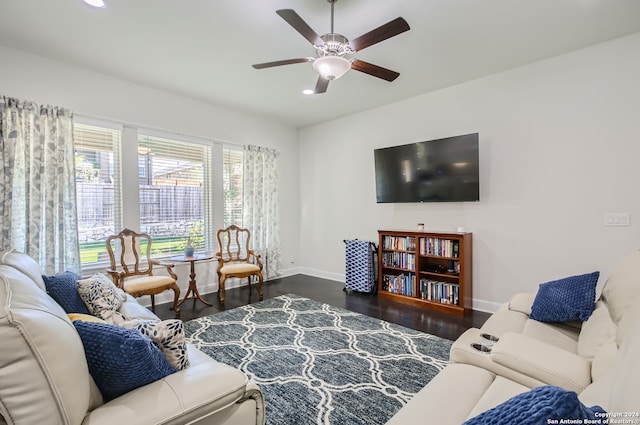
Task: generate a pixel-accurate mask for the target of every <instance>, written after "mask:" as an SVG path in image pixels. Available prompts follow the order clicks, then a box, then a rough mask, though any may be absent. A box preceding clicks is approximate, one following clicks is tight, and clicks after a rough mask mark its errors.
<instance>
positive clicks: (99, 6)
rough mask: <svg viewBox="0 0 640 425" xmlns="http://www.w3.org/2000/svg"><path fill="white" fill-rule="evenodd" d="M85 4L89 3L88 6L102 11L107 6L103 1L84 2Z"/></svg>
mask: <svg viewBox="0 0 640 425" xmlns="http://www.w3.org/2000/svg"><path fill="white" fill-rule="evenodd" d="M84 2H85V3H87V4H88V5H91V6H93V7H98V8H100V9H102V8H103V7H104V6H105V4H104V1H103V0H84Z"/></svg>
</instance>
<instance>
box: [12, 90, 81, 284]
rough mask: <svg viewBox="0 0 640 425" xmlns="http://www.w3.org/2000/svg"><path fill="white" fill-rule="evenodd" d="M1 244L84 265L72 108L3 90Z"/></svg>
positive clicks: (43, 259)
mask: <svg viewBox="0 0 640 425" xmlns="http://www.w3.org/2000/svg"><path fill="white" fill-rule="evenodd" d="M0 179H1V180H0V186H1V187H2V194H1V195H0V219H1V220H2V222H1V223H0V231H1V233H0V249H2V250H7V249H11V248H13V249H16V250H18V251H21V252H24V253H26V254H28V255H29V256H31V257H33V258H34V259H36V260H37V261H38V262H39V263H40V265H41V267H42V269H43V270H44V271H45V273H47V274H54V273H59V272H62V271H65V270H72V271H78V270H79V269H80V252H79V247H78V225H77V220H78V217H77V212H76V211H77V210H76V189H75V163H74V148H73V113H72V112H71V111H70V110H69V109H64V108H59V107H53V106H38V105H37V104H35V103H34V102H28V101H21V100H18V99H14V98H9V97H5V96H1V95H0Z"/></svg>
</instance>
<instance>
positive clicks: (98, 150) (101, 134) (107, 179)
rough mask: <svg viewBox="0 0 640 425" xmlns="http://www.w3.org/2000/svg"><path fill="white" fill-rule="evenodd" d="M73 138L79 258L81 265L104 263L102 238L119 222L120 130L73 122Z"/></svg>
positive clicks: (105, 261)
mask: <svg viewBox="0 0 640 425" xmlns="http://www.w3.org/2000/svg"><path fill="white" fill-rule="evenodd" d="M73 138H74V144H75V160H76V194H77V201H78V239H79V241H80V262H81V264H82V267H83V268H84V267H87V266H89V267H91V266H104V265H106V264H107V262H108V258H107V257H106V251H105V241H106V239H107V237H108V236H109V235H111V234H113V233H114V231H115V229H120V227H121V223H122V203H121V196H120V195H121V191H120V189H119V184H120V169H119V166H120V164H119V158H120V155H119V149H120V140H121V131H120V130H119V129H111V128H105V127H98V126H93V125H86V124H80V123H75V124H74V126H73Z"/></svg>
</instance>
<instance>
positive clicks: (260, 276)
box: [258, 273, 264, 299]
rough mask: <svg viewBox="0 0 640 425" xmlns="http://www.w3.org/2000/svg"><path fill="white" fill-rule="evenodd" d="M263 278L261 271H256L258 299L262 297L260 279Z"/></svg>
mask: <svg viewBox="0 0 640 425" xmlns="http://www.w3.org/2000/svg"><path fill="white" fill-rule="evenodd" d="M263 280H264V278H263V277H262V273H258V295H260V299H262V281H263Z"/></svg>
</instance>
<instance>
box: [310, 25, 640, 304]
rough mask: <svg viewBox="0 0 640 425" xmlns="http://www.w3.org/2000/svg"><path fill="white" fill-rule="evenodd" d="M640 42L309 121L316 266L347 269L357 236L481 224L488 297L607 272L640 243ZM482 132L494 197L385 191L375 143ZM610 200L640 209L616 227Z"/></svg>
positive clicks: (479, 266)
mask: <svg viewBox="0 0 640 425" xmlns="http://www.w3.org/2000/svg"><path fill="white" fill-rule="evenodd" d="M639 51H640V34H635V35H632V36H629V37H625V38H622V39H618V40H614V41H612V42H609V43H606V44H602V45H598V46H594V47H591V48H588V49H584V50H581V51H577V52H573V53H570V54H566V55H563V56H559V57H556V58H552V59H549V60H545V61H542V62H538V63H534V64H531V65H529V66H525V67H521V68H518V69H514V70H511V71H508V72H504V73H501V74H497V75H493V76H489V77H486V78H482V79H479V80H475V81H472V82H468V83H465V84H461V85H458V86H455V87H451V88H448V89H445V90H441V91H438V92H435V93H431V94H426V95H423V96H419V97H415V98H412V99H409V100H406V101H403V102H399V103H396V104H392V105H387V106H384V107H381V108H377V109H374V110H370V111H367V112H363V113H360V114H357V115H352V116H349V117H346V118H343V119H338V120H334V121H331V122H327V123H324V124H321V125H316V126H312V127H308V128H305V129H302V130H301V131H300V136H299V139H300V148H299V154H300V169H301V170H304V171H303V172H301V174H300V193H301V195H300V196H301V199H300V200H301V207H300V208H301V209H300V212H301V226H300V229H301V232H300V241H301V242H300V246H301V255H302V258H301V261H302V264H304V266H305V269H304V270H305V271H306V272H307V273H309V274H315V275H319V276H324V277H329V278H335V279H337V280H340V279H343V278H344V247H343V243H342V240H343V239H350V238H359V239H368V240H372V241H377V230H378V229H412V230H413V229H416V227H417V223H419V222H421V223H425V227H426V228H427V229H429V230H454V229H456V228H457V227H458V226H464V227H466V228H467V230H468V231H471V232H473V241H474V242H473V256H474V257H473V279H474V287H473V294H474V308H478V309H484V310H493V309H495V308H496V306H497V304H496V303H500V302H503V301H505V300H507V299H508V298H509V297H510V295H512V294H513V293H515V292H518V291H535V290H536V289H537V285H538V283H541V282H544V281H547V280H551V279H556V278H560V277H564V276H568V275H573V274H581V273H587V272H591V271H594V270H600V271H601V272H602V274H603V275H604V276H605V277H606V275H607V273H608V271H609V270H610V268H611V267H612V265H613V264H614V263H615V260H616V259H617V258H619V257H620V256H621V255H624V254H625V253H627V252H630V251H631V250H633V249H637V248H638V246H639V244H640V231H639V229H640V196H639V195H638V193H639V189H638V182H640V166H638V162H639V160H640V118H639V117H640V105H639V103H638V102H639V100H638V99H640V55H638V52H639ZM400 78H402V76H401V77H400ZM473 132H478V133H479V134H480V179H481V183H480V202H477V203H445V204H376V201H375V181H374V168H373V165H374V161H373V150H374V149H375V148H380V147H386V146H393V145H401V144H406V143H412V142H417V141H421V140H431V139H436V138H441V137H447V136H454V135H459V134H466V133H473ZM605 212H627V213H630V214H631V226H630V227H619V228H615V227H605V226H604V217H603V215H604V213H605ZM603 280H604V278H603V277H601V281H600V284H602V281H603Z"/></svg>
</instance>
